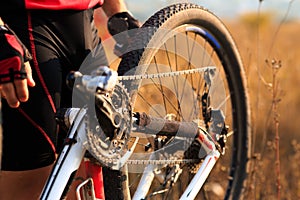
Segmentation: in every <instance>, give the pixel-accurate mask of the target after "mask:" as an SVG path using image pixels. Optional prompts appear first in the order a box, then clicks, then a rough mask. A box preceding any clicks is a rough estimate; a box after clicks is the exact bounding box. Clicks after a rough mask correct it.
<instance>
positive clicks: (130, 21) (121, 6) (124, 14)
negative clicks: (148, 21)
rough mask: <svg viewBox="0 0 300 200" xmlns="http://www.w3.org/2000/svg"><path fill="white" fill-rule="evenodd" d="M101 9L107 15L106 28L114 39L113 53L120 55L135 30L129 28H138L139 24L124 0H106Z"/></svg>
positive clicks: (124, 50)
mask: <svg viewBox="0 0 300 200" xmlns="http://www.w3.org/2000/svg"><path fill="white" fill-rule="evenodd" d="M102 10H103V11H104V13H105V15H106V16H107V21H106V24H107V30H108V32H109V33H110V35H112V36H113V38H114V40H115V41H116V45H115V48H114V53H115V54H116V55H117V56H119V57H122V55H123V54H124V53H125V52H126V49H127V47H128V44H129V41H130V40H131V37H132V35H133V33H135V31H129V30H132V29H136V28H139V27H140V26H141V24H140V22H139V21H138V20H137V19H135V18H134V17H133V15H132V14H131V13H130V11H129V10H128V9H127V6H126V4H125V2H124V0H106V1H104V4H103V6H102Z"/></svg>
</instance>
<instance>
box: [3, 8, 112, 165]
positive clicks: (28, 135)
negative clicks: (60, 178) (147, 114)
mask: <svg viewBox="0 0 300 200" xmlns="http://www.w3.org/2000/svg"><path fill="white" fill-rule="evenodd" d="M1 17H2V19H3V20H4V21H5V22H6V23H7V24H8V25H9V26H10V27H11V28H12V29H13V30H14V31H15V33H16V34H17V35H18V36H19V38H20V39H21V41H22V42H23V43H24V44H25V45H26V46H27V48H28V49H30V51H31V53H32V55H33V60H32V61H31V67H32V70H33V78H34V80H35V82H36V86H35V87H33V88H30V91H29V100H28V102H26V103H21V106H20V107H19V108H17V109H13V108H10V107H9V106H8V105H7V103H6V100H4V99H2V117H3V156H2V166H1V167H2V168H1V169H2V170H9V171H15V170H18V171H19V170H30V169H36V168H40V167H44V166H48V165H50V164H52V163H53V162H54V161H55V154H56V153H57V151H58V150H57V146H59V145H60V144H61V143H60V142H61V140H59V138H61V137H59V134H61V133H60V132H59V131H58V130H59V129H58V128H57V124H56V122H55V119H54V114H55V112H56V110H57V109H58V108H59V107H70V106H71V105H72V92H71V90H70V89H69V88H68V87H67V86H66V84H65V79H66V76H67V74H68V73H69V72H70V71H71V70H78V69H79V68H80V69H85V68H86V71H85V73H86V72H88V71H90V70H92V68H93V67H94V66H95V65H94V66H93V65H92V64H91V65H90V66H81V63H82V62H83V60H84V59H85V58H86V56H87V55H88V54H89V53H90V52H91V51H92V50H93V49H94V48H95V47H96V46H98V45H99V44H100V40H99V37H98V33H97V29H96V27H95V26H94V23H93V10H92V9H91V10H85V11H31V12H27V13H13V14H12V15H11V16H9V15H6V16H1ZM97 50H98V51H100V52H101V53H98V54H97V55H98V58H97V59H96V60H97V64H96V65H106V64H107V61H106V57H105V54H104V50H103V48H99V46H98V48H97ZM99 57H100V58H99Z"/></svg>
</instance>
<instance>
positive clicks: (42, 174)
mask: <svg viewBox="0 0 300 200" xmlns="http://www.w3.org/2000/svg"><path fill="white" fill-rule="evenodd" d="M50 170H51V166H48V167H43V168H39V169H34V170H26V171H1V172H0V199H5V200H15V199H22V200H35V199H38V197H39V195H40V193H41V191H42V189H43V187H44V184H45V181H46V179H47V177H48V176H49V173H50Z"/></svg>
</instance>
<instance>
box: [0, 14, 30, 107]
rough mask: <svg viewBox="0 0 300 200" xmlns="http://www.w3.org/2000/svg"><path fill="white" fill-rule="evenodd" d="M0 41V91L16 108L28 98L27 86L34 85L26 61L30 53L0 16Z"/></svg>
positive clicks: (10, 104)
mask: <svg viewBox="0 0 300 200" xmlns="http://www.w3.org/2000/svg"><path fill="white" fill-rule="evenodd" d="M0 43H1V45H0V77H1V78H0V93H1V97H3V98H5V99H6V100H7V103H8V104H9V106H11V107H13V108H16V107H18V106H19V105H20V102H25V101H27V100H28V97H29V92H28V86H31V87H33V86H34V85H35V83H34V80H33V79H32V75H31V67H30V65H29V62H28V60H30V59H31V55H30V54H29V53H28V50H27V49H26V47H25V46H24V45H23V44H22V42H21V41H20V40H19V39H18V37H17V36H16V35H15V33H14V32H13V31H12V30H11V29H10V28H9V27H8V26H7V25H5V23H4V22H3V20H2V19H1V17H0ZM24 61H25V63H24ZM26 61H27V62H26Z"/></svg>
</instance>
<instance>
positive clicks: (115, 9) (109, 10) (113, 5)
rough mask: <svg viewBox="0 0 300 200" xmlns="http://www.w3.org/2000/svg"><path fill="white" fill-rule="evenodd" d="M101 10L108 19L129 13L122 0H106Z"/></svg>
mask: <svg viewBox="0 0 300 200" xmlns="http://www.w3.org/2000/svg"><path fill="white" fill-rule="evenodd" d="M102 9H103V11H104V12H105V14H106V16H107V17H108V18H110V17H111V16H113V15H114V14H116V13H120V12H129V11H128V9H127V6H126V4H125V2H124V0H106V1H104V4H103V5H102Z"/></svg>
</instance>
